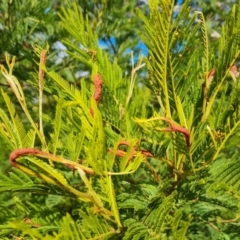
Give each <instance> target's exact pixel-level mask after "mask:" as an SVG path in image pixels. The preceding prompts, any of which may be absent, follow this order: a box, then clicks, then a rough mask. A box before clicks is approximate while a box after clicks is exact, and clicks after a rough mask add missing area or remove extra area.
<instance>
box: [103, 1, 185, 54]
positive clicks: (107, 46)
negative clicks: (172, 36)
mask: <svg viewBox="0 0 240 240" xmlns="http://www.w3.org/2000/svg"><path fill="white" fill-rule="evenodd" d="M182 3H183V0H178V1H177V5H181V4H182ZM110 41H111V42H112V44H113V45H116V39H115V38H113V37H111V38H110ZM99 45H100V46H101V48H103V49H104V48H105V49H106V48H109V45H108V44H107V43H106V41H104V40H102V39H100V40H99ZM136 47H137V48H138V49H140V50H141V52H142V54H143V55H144V56H147V55H148V49H147V46H146V45H145V44H144V43H143V42H139V43H138V44H137V46H136ZM129 51H131V49H129Z"/></svg>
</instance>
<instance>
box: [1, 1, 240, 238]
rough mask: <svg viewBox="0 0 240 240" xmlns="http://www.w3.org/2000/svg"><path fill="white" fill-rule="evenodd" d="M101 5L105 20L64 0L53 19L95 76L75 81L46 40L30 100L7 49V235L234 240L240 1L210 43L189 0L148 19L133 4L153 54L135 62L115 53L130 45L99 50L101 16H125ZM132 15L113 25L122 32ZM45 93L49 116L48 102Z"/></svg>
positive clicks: (153, 8) (168, 4) (156, 10)
mask: <svg viewBox="0 0 240 240" xmlns="http://www.w3.org/2000/svg"><path fill="white" fill-rule="evenodd" d="M103 3H104V1H101V4H100V5H99V11H97V10H96V8H97V7H96V8H94V9H93V11H96V12H97V13H99V14H102V15H103V17H102V19H101V21H103V20H104V19H106V24H105V22H104V23H103V24H102V25H100V26H99V27H98V22H94V18H92V15H91V14H90V12H89V14H88V15H86V14H85V13H86V12H87V11H86V10H87V9H88V8H90V7H91V6H92V5H91V3H89V1H83V7H80V6H79V5H78V4H77V2H70V3H69V4H66V5H64V7H62V9H61V13H60V14H59V15H58V17H57V19H60V20H61V27H59V28H60V29H58V30H59V31H66V32H67V33H68V35H69V36H67V37H66V35H65V37H64V39H63V40H62V43H64V45H65V46H66V47H67V53H68V58H69V59H71V60H72V61H73V69H75V70H76V69H77V68H75V67H74V64H75V63H77V64H79V65H81V66H82V67H81V70H87V71H89V73H90V74H89V77H86V78H81V79H80V80H78V84H74V83H76V81H75V80H76V79H74V77H69V76H70V75H71V74H70V71H68V70H66V69H65V70H64V72H65V73H64V74H62V73H61V72H60V71H59V68H58V67H57V66H56V65H54V63H53V61H52V60H53V58H52V56H51V54H52V52H51V50H52V49H51V47H50V48H49V47H48V45H46V46H45V47H43V46H42V47H41V46H34V48H33V49H34V52H35V54H36V55H37V57H38V58H39V59H40V60H38V61H35V62H34V61H33V60H32V62H33V63H32V64H35V65H37V67H38V71H37V73H34V74H33V75H32V77H31V78H30V79H29V80H28V84H29V86H30V87H31V89H34V90H35V92H36V94H35V98H34V99H35V101H36V102H37V104H30V103H29V99H33V98H32V97H31V96H29V92H27V91H26V89H25V88H24V86H23V84H22V83H21V81H20V76H15V74H14V67H17V66H16V65H17V63H16V59H15V57H12V58H10V56H9V55H8V54H6V55H5V61H4V64H3V65H1V73H2V79H1V81H3V79H4V81H5V84H6V85H7V86H9V89H10V90H11V91H7V92H6V91H4V90H3V89H1V96H2V99H1V101H2V102H3V103H4V105H3V106H1V109H0V140H1V145H0V149H3V148H6V150H5V152H8V153H9V154H10V157H9V158H10V163H11V165H12V167H11V168H10V167H9V166H7V167H6V168H5V171H3V172H2V174H1V176H0V193H1V195H0V199H1V204H0V206H1V209H2V211H1V213H0V236H1V237H2V238H3V239H4V238H6V239H8V238H15V239H17V238H23V239H126V240H127V239H136V240H137V239H170V240H171V239H192V240H195V239H206V238H208V239H238V236H239V235H240V232H239V224H240V220H239V219H240V217H239V216H240V212H239V204H240V202H239V199H240V196H239V186H240V180H239V178H240V172H239V168H238V166H239V163H238V162H239V161H238V155H239V147H238V141H237V140H238V137H239V130H240V121H239V119H240V111H239V106H240V104H239V97H238V96H239V92H240V90H239V89H240V88H239V87H240V86H239V77H238V73H237V67H236V64H237V61H238V59H239V53H240V51H239V49H240V48H239V47H240V38H239V36H240V20H239V19H240V17H239V16H240V5H239V4H238V5H234V6H233V8H232V11H231V14H230V17H229V19H228V20H227V21H226V23H225V25H224V26H223V27H222V35H221V38H220V39H219V40H217V41H216V42H215V43H214V44H211V42H210V41H209V39H208V32H207V31H208V30H207V25H206V20H205V18H204V15H203V14H202V13H201V12H195V13H194V14H192V15H191V14H190V8H189V4H190V1H185V2H184V4H183V6H182V8H181V11H180V12H179V14H178V16H176V17H173V10H174V1H172V0H162V1H160V3H159V1H157V0H149V7H150V10H149V11H150V12H149V15H146V14H145V13H143V12H142V10H139V9H137V10H136V14H135V13H134V21H135V19H139V20H138V21H139V22H140V21H141V23H142V24H143V27H142V28H141V29H140V30H139V32H138V34H139V36H140V37H141V38H142V40H143V41H144V42H145V44H146V45H147V46H148V49H149V56H148V57H147V58H143V57H142V56H140V57H139V59H138V61H137V62H135V61H134V57H132V59H130V58H129V55H128V54H126V56H128V58H127V57H126V56H125V57H126V59H127V61H129V60H131V64H132V66H131V67H132V69H131V70H129V63H125V64H123V63H121V61H119V54H120V55H121V54H125V53H124V49H125V50H126V49H127V47H129V46H131V44H126V45H124V44H123V43H122V44H123V45H122V46H118V45H117V47H118V49H119V50H118V51H117V52H115V54H111V53H109V52H108V51H105V50H103V49H101V48H100V47H99V44H98V38H99V37H106V36H103V35H101V31H104V29H108V27H107V26H108V21H110V20H111V15H109V19H110V20H109V19H108V18H107V13H109V12H111V13H112V12H114V11H116V12H118V11H117V6H118V5H117V1H116V3H114V4H112V5H111V4H110V3H109V2H108V4H106V5H104V4H103ZM9 4H11V3H9ZM32 4H36V2H33V3H32ZM42 4H43V3H42ZM34 6H35V5H34ZM40 6H41V7H40ZM35 7H36V8H37V6H35ZM128 7H129V8H130V7H131V4H130V5H127V6H126V9H128ZM39 9H40V11H42V10H43V9H46V5H44V4H43V5H41V4H40V5H39ZM126 9H125V10H124V11H128V10H126ZM119 11H120V10H119ZM118 13H119V12H118ZM119 14H120V13H119ZM120 15H121V14H120ZM104 21H105V20H104ZM124 21H125V20H123V19H122V20H121V21H120V23H119V22H118V21H117V20H115V21H114V24H113V25H112V28H113V29H114V27H115V28H117V29H120V30H122V31H123V32H124V31H125V30H126V29H125V28H124V26H123V23H124ZM134 21H133V22H134ZM49 24H51V23H50V20H49ZM93 26H95V27H93ZM35 28H36V27H34V29H35ZM34 29H33V30H34ZM4 31H5V30H4ZM108 31H110V32H111V31H112V30H111V28H109V29H108ZM106 34H107V32H106ZM116 35H118V34H116ZM8 37H9V38H10V39H11V40H12V38H11V36H8ZM116 37H117V36H116ZM6 50H8V51H9V49H6ZM122 59H124V58H122ZM46 60H47V62H46ZM144 65H146V66H147V69H148V73H149V77H147V76H146V75H145V78H146V80H145V82H144V83H141V81H139V79H138V78H139V76H140V75H141V74H140V73H139V72H138V71H141V70H140V69H142V68H143V67H144ZM125 71H126V72H127V74H124V73H125ZM129 71H130V74H128V73H129ZM73 79H74V81H73ZM3 87H4V86H3ZM36 89H37V91H36ZM12 96H14V99H13V98H12ZM36 96H37V97H36ZM50 98H51V101H50V102H51V106H52V108H54V114H53V113H52V112H48V111H45V108H44V106H45V102H46V101H47V99H50ZM33 106H34V107H33ZM1 157H2V159H6V157H5V156H1Z"/></svg>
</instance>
